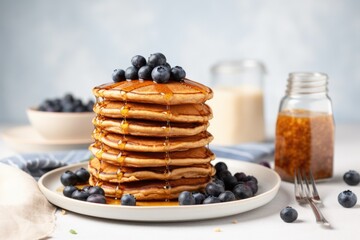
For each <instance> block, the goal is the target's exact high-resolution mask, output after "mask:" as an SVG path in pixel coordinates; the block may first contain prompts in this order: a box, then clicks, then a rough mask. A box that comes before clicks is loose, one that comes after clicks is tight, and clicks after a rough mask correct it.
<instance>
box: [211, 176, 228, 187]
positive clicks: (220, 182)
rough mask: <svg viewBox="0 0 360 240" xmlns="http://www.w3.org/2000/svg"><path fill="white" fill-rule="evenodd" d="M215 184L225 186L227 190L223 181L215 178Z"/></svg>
mask: <svg viewBox="0 0 360 240" xmlns="http://www.w3.org/2000/svg"><path fill="white" fill-rule="evenodd" d="M213 182H214V183H216V184H219V185H221V186H223V187H224V188H225V183H224V181H223V180H221V179H219V178H215V179H214V180H213Z"/></svg>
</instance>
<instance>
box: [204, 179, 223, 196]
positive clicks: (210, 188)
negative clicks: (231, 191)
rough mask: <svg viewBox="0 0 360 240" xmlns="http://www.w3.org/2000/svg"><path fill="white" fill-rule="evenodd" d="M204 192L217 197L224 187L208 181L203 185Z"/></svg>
mask: <svg viewBox="0 0 360 240" xmlns="http://www.w3.org/2000/svg"><path fill="white" fill-rule="evenodd" d="M205 192H206V194H207V195H209V196H214V197H217V196H219V195H220V193H222V192H225V189H224V187H223V186H221V185H219V184H216V183H213V182H210V183H208V184H207V185H206V187H205Z"/></svg>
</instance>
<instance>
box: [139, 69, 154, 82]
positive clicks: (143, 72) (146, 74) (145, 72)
mask: <svg viewBox="0 0 360 240" xmlns="http://www.w3.org/2000/svg"><path fill="white" fill-rule="evenodd" d="M152 70H153V68H152V67H150V66H148V65H146V66H142V67H141V68H140V69H139V71H138V76H139V79H144V80H151V72H152Z"/></svg>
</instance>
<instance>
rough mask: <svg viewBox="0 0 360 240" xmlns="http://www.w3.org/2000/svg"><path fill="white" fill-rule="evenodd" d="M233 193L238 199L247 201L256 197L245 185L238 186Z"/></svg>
mask: <svg viewBox="0 0 360 240" xmlns="http://www.w3.org/2000/svg"><path fill="white" fill-rule="evenodd" d="M232 192H233V193H234V194H235V197H236V199H245V198H249V197H252V196H253V195H254V194H253V192H252V190H251V188H250V187H249V186H247V185H245V184H243V183H239V184H238V185H236V186H235V187H234V189H233V191H232Z"/></svg>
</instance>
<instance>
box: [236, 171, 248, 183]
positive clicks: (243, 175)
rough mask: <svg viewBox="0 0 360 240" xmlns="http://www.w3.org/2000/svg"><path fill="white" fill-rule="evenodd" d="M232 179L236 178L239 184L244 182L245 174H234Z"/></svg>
mask: <svg viewBox="0 0 360 240" xmlns="http://www.w3.org/2000/svg"><path fill="white" fill-rule="evenodd" d="M234 177H236V179H237V180H238V181H239V182H245V179H246V174H245V173H243V172H237V173H235V174H234Z"/></svg>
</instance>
